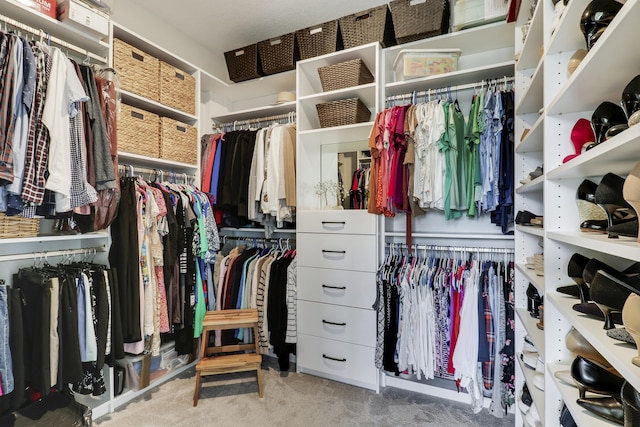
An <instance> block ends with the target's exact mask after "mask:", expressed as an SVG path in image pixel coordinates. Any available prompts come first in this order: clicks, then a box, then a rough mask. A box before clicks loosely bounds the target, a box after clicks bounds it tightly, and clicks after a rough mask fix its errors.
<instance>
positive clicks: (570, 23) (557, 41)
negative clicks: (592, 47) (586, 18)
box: [546, 0, 591, 55]
mask: <svg viewBox="0 0 640 427" xmlns="http://www.w3.org/2000/svg"><path fill="white" fill-rule="evenodd" d="M590 1H591V0H572V1H570V2H568V3H567V4H566V6H565V8H564V12H562V17H561V18H560V21H559V22H558V25H557V26H556V29H555V31H554V32H553V34H551V37H549V42H548V43H547V48H546V54H547V55H555V54H557V53H562V52H571V54H573V52H574V50H575V46H580V45H584V44H585V41H584V36H583V35H582V32H581V31H580V25H579V22H580V17H581V16H582V12H583V11H584V9H585V8H586V7H587V5H588V4H589V2H590ZM585 49H586V47H585Z"/></svg>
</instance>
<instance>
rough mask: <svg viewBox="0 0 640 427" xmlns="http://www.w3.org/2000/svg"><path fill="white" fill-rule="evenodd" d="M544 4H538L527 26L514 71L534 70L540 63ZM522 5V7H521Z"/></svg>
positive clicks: (519, 34)
mask: <svg viewBox="0 0 640 427" xmlns="http://www.w3.org/2000/svg"><path fill="white" fill-rule="evenodd" d="M543 4H544V2H541V1H540V2H538V4H537V5H536V9H535V11H534V13H533V17H532V18H531V21H530V24H529V30H528V31H527V35H526V37H525V39H524V43H523V44H522V51H521V52H520V57H519V58H518V61H517V62H516V71H522V70H528V69H535V68H536V67H537V66H538V64H539V63H540V46H542V38H543V32H542V27H543V25H542V12H543V11H542V9H543V7H542V5H543ZM523 6H524V5H522V7H523ZM521 36H522V33H521V32H518V33H516V37H521Z"/></svg>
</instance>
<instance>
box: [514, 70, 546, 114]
mask: <svg viewBox="0 0 640 427" xmlns="http://www.w3.org/2000/svg"><path fill="white" fill-rule="evenodd" d="M543 66H544V60H541V61H540V62H539V63H538V66H537V67H536V69H535V70H534V71H533V74H532V75H531V80H530V81H529V84H528V86H527V87H526V89H524V92H523V93H522V97H521V98H520V102H518V104H517V105H516V108H515V112H516V114H517V115H523V114H532V113H537V112H539V111H540V109H541V108H542V94H543V90H542V88H543V85H544V73H543V72H542V71H543Z"/></svg>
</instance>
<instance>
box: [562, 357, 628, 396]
mask: <svg viewBox="0 0 640 427" xmlns="http://www.w3.org/2000/svg"><path fill="white" fill-rule="evenodd" d="M571 377H572V378H573V380H574V381H575V382H576V387H578V392H579V393H580V398H581V399H584V398H585V396H586V392H587V391H588V392H590V393H595V394H603V395H607V396H611V397H615V398H617V399H620V390H622V384H623V383H624V378H622V377H620V376H618V375H616V374H614V373H612V372H609V371H607V370H606V369H604V368H602V367H600V366H598V365H597V364H595V363H593V362H592V361H590V360H589V359H586V358H584V357H582V356H577V357H576V358H575V359H574V360H573V362H572V363H571Z"/></svg>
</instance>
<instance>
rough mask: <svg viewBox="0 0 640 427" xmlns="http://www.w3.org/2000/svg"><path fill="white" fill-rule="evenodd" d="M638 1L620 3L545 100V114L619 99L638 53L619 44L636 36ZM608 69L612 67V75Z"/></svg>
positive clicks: (639, 13) (591, 107) (635, 68)
mask: <svg viewBox="0 0 640 427" xmlns="http://www.w3.org/2000/svg"><path fill="white" fill-rule="evenodd" d="M638 1H639V0H629V1H627V2H626V3H625V4H624V5H623V6H622V9H621V10H620V12H618V14H617V15H616V17H615V18H614V19H613V20H612V21H611V23H610V24H609V25H608V26H607V29H606V31H605V32H604V33H603V34H602V36H601V37H600V38H599V39H598V42H597V43H596V44H595V45H594V46H593V48H592V49H591V50H590V51H589V54H588V55H587V56H586V57H585V58H584V60H583V61H582V63H581V64H580V65H579V66H578V68H577V69H576V70H575V72H574V73H573V74H572V75H571V77H569V78H568V79H567V82H566V84H565V86H564V87H563V89H562V90H560V91H559V92H558V94H557V95H556V96H555V98H554V99H553V100H552V101H551V102H550V103H549V105H548V107H547V112H548V114H550V115H556V114H566V113H571V112H579V111H585V110H591V111H593V110H594V109H595V107H597V106H598V105H599V104H600V103H601V102H602V101H605V100H608V101H612V102H615V103H617V102H619V101H620V95H621V94H622V90H623V88H624V86H625V85H626V84H627V83H628V82H629V81H630V80H631V79H632V78H633V77H635V76H636V75H637V73H638V65H639V60H638V55H637V54H633V53H632V52H627V53H621V52H624V48H621V46H630V44H629V40H636V39H637V37H638V27H637V26H638V22H640V5H639V4H638ZM582 10H584V9H582ZM583 44H584V43H583ZM621 49H622V50H621ZM565 70H566V67H565ZM612 70H615V73H613V75H612ZM603 76H611V78H603ZM596 81H597V84H594V82H596ZM576 100H579V102H576Z"/></svg>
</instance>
